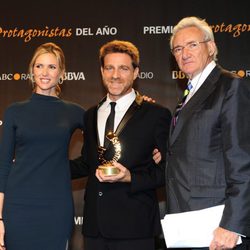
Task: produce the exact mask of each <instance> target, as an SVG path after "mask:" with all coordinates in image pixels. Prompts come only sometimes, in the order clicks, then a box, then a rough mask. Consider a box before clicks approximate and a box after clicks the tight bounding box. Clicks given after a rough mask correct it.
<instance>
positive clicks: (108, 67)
mask: <svg viewBox="0 0 250 250" xmlns="http://www.w3.org/2000/svg"><path fill="white" fill-rule="evenodd" d="M112 69H113V68H112V67H110V66H106V67H104V70H107V71H110V70H112Z"/></svg>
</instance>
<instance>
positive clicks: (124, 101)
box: [102, 89, 136, 110]
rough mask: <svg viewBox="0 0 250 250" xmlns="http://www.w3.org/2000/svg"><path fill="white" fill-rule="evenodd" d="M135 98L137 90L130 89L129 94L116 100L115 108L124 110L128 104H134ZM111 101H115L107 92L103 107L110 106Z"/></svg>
mask: <svg viewBox="0 0 250 250" xmlns="http://www.w3.org/2000/svg"><path fill="white" fill-rule="evenodd" d="M135 98H136V93H135V90H134V89H132V91H130V92H129V93H128V94H126V95H124V96H122V97H121V98H119V99H118V100H117V101H116V106H115V109H116V110H123V109H125V108H127V107H128V106H130V105H131V104H132V102H133V101H134V100H135ZM110 102H113V101H112V100H111V99H110V98H109V95H108V94H107V98H106V101H105V102H104V103H103V105H102V107H103V108H104V109H107V108H108V107H109V103H110Z"/></svg>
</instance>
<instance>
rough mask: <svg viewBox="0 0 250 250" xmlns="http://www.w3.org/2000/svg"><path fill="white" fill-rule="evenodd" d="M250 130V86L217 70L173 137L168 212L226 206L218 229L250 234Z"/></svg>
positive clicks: (180, 120) (187, 108)
mask: <svg viewBox="0 0 250 250" xmlns="http://www.w3.org/2000/svg"><path fill="white" fill-rule="evenodd" d="M171 129H172V128H171ZM249 129H250V83H249V82H246V81H244V80H242V79H240V78H237V77H236V76H235V75H233V74H232V73H230V72H227V71H225V70H223V69H221V68H220V67H218V66H216V67H215V68H214V69H213V71H212V72H211V73H210V75H209V76H208V78H207V79H206V80H205V82H204V83H203V84H202V86H201V87H200V89H199V90H198V91H197V92H196V93H195V94H194V96H193V97H192V98H191V99H190V100H189V102H188V103H187V104H186V105H185V106H184V108H183V109H182V111H181V113H180V114H179V116H178V122H177V124H176V127H175V129H174V130H173V132H172V134H170V139H169V151H168V160H167V171H166V180H167V181H166V185H167V187H166V191H167V212H168V213H176V212H184V211H190V210H196V209H202V208H207V207H211V206H215V205H219V204H225V209H224V212H223V216H222V219H221V222H220V226H221V227H223V228H226V229H228V230H231V231H234V232H238V233H241V234H243V235H244V234H245V235H248V236H250V132H249V131H250V130H249Z"/></svg>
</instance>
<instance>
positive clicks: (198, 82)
mask: <svg viewBox="0 0 250 250" xmlns="http://www.w3.org/2000/svg"><path fill="white" fill-rule="evenodd" d="M215 66H216V63H215V61H211V62H210V63H209V64H208V65H207V66H206V67H205V69H203V70H202V71H201V72H200V73H199V74H198V75H196V76H195V77H194V78H193V79H192V80H191V83H192V86H193V88H192V89H191V91H192V90H195V89H198V88H199V87H200V86H201V85H202V83H203V82H204V81H205V80H206V78H207V77H208V75H209V74H210V73H211V71H212V70H213V69H214V67H215Z"/></svg>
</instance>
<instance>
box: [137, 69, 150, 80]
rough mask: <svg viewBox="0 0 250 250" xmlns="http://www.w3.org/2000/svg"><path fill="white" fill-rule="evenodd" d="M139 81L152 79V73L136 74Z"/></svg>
mask: <svg viewBox="0 0 250 250" xmlns="http://www.w3.org/2000/svg"><path fill="white" fill-rule="evenodd" d="M138 78H139V79H153V78H154V73H153V72H143V71H142V72H139V74H138Z"/></svg>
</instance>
